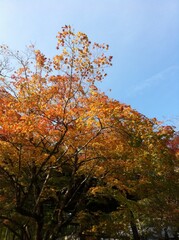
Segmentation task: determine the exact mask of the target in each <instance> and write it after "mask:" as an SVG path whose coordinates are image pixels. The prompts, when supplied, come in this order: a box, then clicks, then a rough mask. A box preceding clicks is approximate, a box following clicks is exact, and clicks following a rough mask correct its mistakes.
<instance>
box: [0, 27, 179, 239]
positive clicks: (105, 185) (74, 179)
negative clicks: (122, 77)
mask: <svg viewBox="0 0 179 240" xmlns="http://www.w3.org/2000/svg"><path fill="white" fill-rule="evenodd" d="M57 50H58V54H57V55H56V56H54V58H53V59H48V58H46V57H45V55H44V54H43V53H41V52H40V51H39V50H35V49H34V47H33V46H31V47H30V48H28V51H27V52H26V53H25V54H24V55H23V54H21V53H20V52H13V51H11V50H10V49H9V48H8V47H7V46H2V47H1V55H2V59H1V69H0V80H1V83H0V102H1V104H0V180H1V189H0V225H1V227H2V229H8V232H10V235H9V236H10V237H11V238H12V239H25V240H26V239H27V240H30V239H34V240H48V239H53V240H55V239H57V238H58V237H62V236H65V235H68V234H69V235H70V234H77V235H81V236H85V234H93V236H96V237H97V235H98V237H99V234H100V233H102V232H103V233H104V232H106V234H112V233H111V232H110V229H109V228H108V229H106V224H107V223H108V222H109V221H111V223H112V225H111V226H113V228H114V229H115V227H116V226H121V227H122V230H125V231H127V230H126V229H127V227H129V226H130V227H131V229H132V231H133V235H134V239H139V238H140V236H139V235H140V234H139V232H138V228H137V221H139V219H140V217H141V216H143V215H145V208H143V210H142V214H143V215H142V214H140V211H139V209H140V208H142V204H144V205H145V206H146V204H147V203H149V202H150V201H152V200H151V199H153V198H154V197H159V196H160V195H161V194H164V193H165V194H166V193H167V191H169V189H170V184H168V183H170V182H171V176H174V175H175V165H176V164H175V163H174V161H175V154H174V153H173V151H172V150H171V147H170V145H169V140H170V139H172V137H173V133H174V131H173V129H172V128H171V127H162V126H160V124H159V123H158V122H157V120H156V119H148V118H146V117H145V116H143V115H142V114H140V113H138V112H137V111H135V110H133V109H132V108H131V107H130V106H128V105H125V104H121V103H119V102H118V101H116V100H113V99H110V98H109V97H108V96H106V95H105V94H104V93H102V92H100V91H99V90H98V88H97V82H99V81H102V80H103V78H104V77H105V76H106V73H105V68H106V67H107V66H110V65H111V60H112V57H111V56H108V55H107V54H106V51H107V50H108V45H105V44H97V43H94V44H92V43H91V42H90V41H89V39H88V37H87V35H86V34H84V33H81V32H78V33H75V32H74V31H73V30H72V28H71V27H70V26H65V27H63V28H62V31H61V32H59V33H58V36H57ZM13 64H14V66H13ZM172 181H173V180H172ZM173 182H174V181H173ZM146 199H147V201H148V202H147V203H145V201H146ZM121 212H122V214H123V216H124V218H120V214H121ZM141 218H142V217H141ZM96 219H98V222H96ZM119 232H120V229H117V228H116V232H115V234H116V236H117V235H118V234H119ZM113 235H114V234H113Z"/></svg>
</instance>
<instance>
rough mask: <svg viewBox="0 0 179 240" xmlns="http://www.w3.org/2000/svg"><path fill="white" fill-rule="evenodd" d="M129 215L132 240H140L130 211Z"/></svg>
mask: <svg viewBox="0 0 179 240" xmlns="http://www.w3.org/2000/svg"><path fill="white" fill-rule="evenodd" d="M130 213H131V222H130V225H131V229H132V234H133V239H134V240H140V236H139V232H138V229H137V225H136V223H135V218H134V214H133V213H132V211H130Z"/></svg>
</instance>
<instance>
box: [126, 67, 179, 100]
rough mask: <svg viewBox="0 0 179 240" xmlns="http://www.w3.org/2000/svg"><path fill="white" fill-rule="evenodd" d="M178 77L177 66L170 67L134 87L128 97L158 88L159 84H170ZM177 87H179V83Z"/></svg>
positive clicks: (178, 70) (178, 69) (178, 68)
mask: <svg viewBox="0 0 179 240" xmlns="http://www.w3.org/2000/svg"><path fill="white" fill-rule="evenodd" d="M178 77H179V65H173V66H170V67H168V68H166V69H164V70H163V71H161V72H158V73H157V74H155V75H153V76H151V77H150V78H147V79H146V80H144V81H143V82H141V83H139V84H138V85H136V86H135V87H134V88H133V89H132V91H131V93H130V95H132V96H134V95H137V94H141V93H143V92H145V91H146V90H148V89H149V88H153V87H157V86H160V85H161V84H166V83H167V82H171V81H172V80H175V81H176V80H177V78H178ZM177 86H178V87H179V81H178V85H177Z"/></svg>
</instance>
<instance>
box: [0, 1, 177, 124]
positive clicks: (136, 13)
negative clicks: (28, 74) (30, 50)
mask: <svg viewBox="0 0 179 240" xmlns="http://www.w3.org/2000/svg"><path fill="white" fill-rule="evenodd" d="M65 24H70V25H72V26H73V27H74V28H75V30H76V31H82V32H85V33H86V34H87V35H88V36H89V38H90V39H91V40H92V41H96V42H104V43H108V44H109V45H110V50H109V51H110V55H113V57H114V58H113V66H112V67H111V68H110V69H109V70H108V77H107V78H106V79H105V80H104V82H103V83H102V84H101V85H100V87H101V89H102V90H103V91H105V92H107V94H108V95H109V96H110V97H113V98H115V99H118V100H119V101H121V102H125V103H127V104H130V105H131V106H132V107H133V108H135V109H136V110H138V111H139V112H141V113H143V114H144V115H146V116H147V117H157V118H158V119H159V120H164V121H166V123H167V124H173V125H176V126H177V127H178V128H179V1H178V0H157V1H156V0H88V1H85V0H31V1H30V0H0V44H1V43H6V44H8V45H9V46H10V47H11V48H13V49H23V48H24V46H25V45H28V44H30V43H35V44H36V46H37V48H39V49H41V50H42V51H43V52H45V53H46V54H47V55H51V56H52V55H53V54H55V53H56V50H55V46H56V35H57V32H58V31H59V30H60V28H61V27H62V26H63V25H65ZM108 89H111V90H112V91H111V92H109V91H108Z"/></svg>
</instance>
